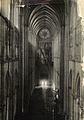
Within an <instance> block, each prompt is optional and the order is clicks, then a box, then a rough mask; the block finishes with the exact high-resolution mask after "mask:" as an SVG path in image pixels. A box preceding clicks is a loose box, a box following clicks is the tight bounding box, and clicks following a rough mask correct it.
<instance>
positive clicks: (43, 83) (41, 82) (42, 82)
mask: <svg viewBox="0 0 84 120" xmlns="http://www.w3.org/2000/svg"><path fill="white" fill-rule="evenodd" d="M40 85H41V87H42V88H46V87H47V86H48V81H47V80H41V81H40Z"/></svg>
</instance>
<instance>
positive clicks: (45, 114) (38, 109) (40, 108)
mask: <svg viewBox="0 0 84 120" xmlns="http://www.w3.org/2000/svg"><path fill="white" fill-rule="evenodd" d="M29 118H30V120H52V113H51V112H49V111H48V110H47V109H46V107H45V100H44V96H43V92H42V88H39V89H35V90H34V92H33V94H32V96H31V98H30V104H29Z"/></svg>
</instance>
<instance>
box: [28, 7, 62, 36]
mask: <svg viewBox="0 0 84 120" xmlns="http://www.w3.org/2000/svg"><path fill="white" fill-rule="evenodd" d="M29 26H30V27H31V28H32V29H33V30H34V32H35V33H36V35H37V34H38V32H39V30H40V29H42V28H44V27H46V28H47V29H49V31H50V33H51V34H52V35H53V34H54V32H56V31H59V28H60V22H59V19H58V17H57V14H56V12H55V11H54V10H53V9H52V8H51V7H50V6H48V5H39V6H37V7H36V8H35V9H34V10H33V11H32V13H31V15H30V18H29Z"/></svg>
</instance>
